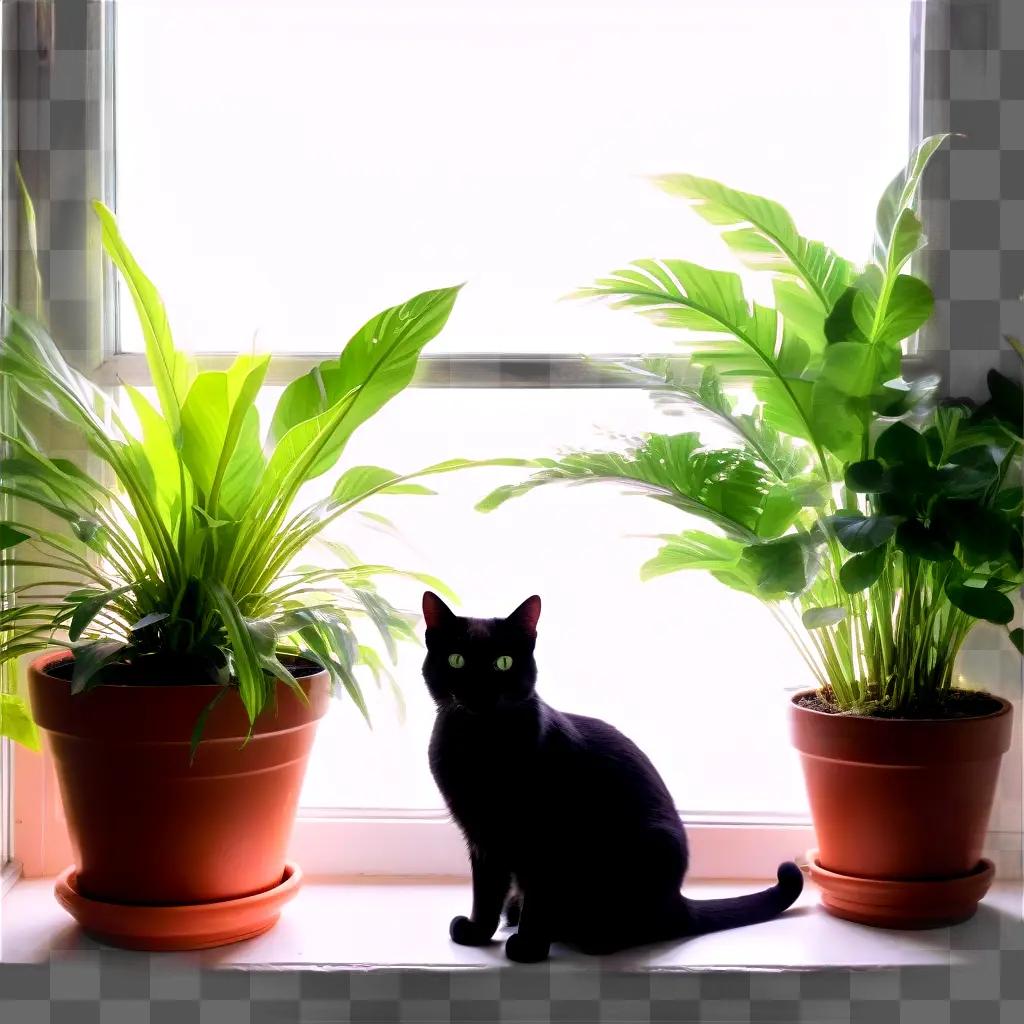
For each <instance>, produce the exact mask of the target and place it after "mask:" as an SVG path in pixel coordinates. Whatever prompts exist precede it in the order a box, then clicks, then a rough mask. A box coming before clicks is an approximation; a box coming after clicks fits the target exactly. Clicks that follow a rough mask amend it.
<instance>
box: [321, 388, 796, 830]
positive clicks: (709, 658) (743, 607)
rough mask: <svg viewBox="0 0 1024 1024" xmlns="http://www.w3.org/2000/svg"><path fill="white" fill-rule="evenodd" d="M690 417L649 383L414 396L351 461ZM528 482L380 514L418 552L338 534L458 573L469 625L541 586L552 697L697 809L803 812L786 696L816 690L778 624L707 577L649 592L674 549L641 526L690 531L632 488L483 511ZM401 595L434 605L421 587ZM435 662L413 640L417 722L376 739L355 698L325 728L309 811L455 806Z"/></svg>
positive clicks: (675, 424)
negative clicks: (439, 786)
mask: <svg viewBox="0 0 1024 1024" xmlns="http://www.w3.org/2000/svg"><path fill="white" fill-rule="evenodd" d="M686 426H687V424H686V422H685V420H682V421H681V420H680V419H678V418H672V419H668V418H667V417H665V416H664V415H663V414H661V413H659V412H658V411H657V410H656V409H655V407H654V404H653V403H652V402H651V401H650V399H649V398H648V396H646V395H645V394H643V393H641V392H637V391H621V390H619V391H601V392H596V391H586V390H581V391H543V390H538V391H533V390H517V391H483V390H479V391H475V390H453V391H447V392H446V391H438V390H425V389H423V390H412V391H407V392H406V393H404V394H403V395H401V396H400V397H399V398H398V399H396V400H395V401H394V402H393V403H392V404H391V405H389V406H388V407H386V408H385V410H384V411H383V413H382V414H381V415H380V416H379V417H378V418H376V419H375V420H374V421H373V422H371V423H369V424H368V425H367V426H366V427H365V429H363V430H362V431H360V433H359V434H358V435H357V436H356V438H355V439H354V441H353V442H352V444H351V446H350V448H349V449H348V451H347V454H346V460H345V461H346V463H347V464H360V463H363V462H372V463H376V464H380V465H384V466H387V467H388V468H392V469H399V470H408V469H413V468H415V467H417V466H425V465H429V464H430V463H432V462H435V461H438V460H440V459H442V458H445V457H447V456H453V455H455V456H467V457H472V458H486V457H490V456H495V455H509V454H511V455H543V454H554V453H555V450H556V449H555V445H556V444H558V443H562V444H565V445H572V446H574V447H575V446H593V445H597V444H609V443H612V444H614V443H615V441H614V439H610V438H609V437H608V436H607V434H608V433H609V432H610V433H613V434H634V433H636V432H637V431H639V430H644V429H648V430H650V429H657V428H660V429H662V430H665V429H676V428H678V429H679V430H682V429H685V428H686ZM517 472H518V471H514V470H513V471H511V472H510V471H508V470H474V471H467V472H463V473H460V474H455V475H452V476H448V477H437V478H435V479H434V480H432V481H430V483H431V486H432V487H434V488H435V489H437V490H438V491H439V494H438V496H436V497H415V496H408V497H406V496H391V497H381V498H379V499H378V500H376V502H375V504H374V506H373V508H374V510H379V511H381V512H383V513H385V514H386V515H388V516H390V517H391V518H393V519H394V520H395V521H396V522H397V523H398V524H399V525H400V528H401V531H402V536H403V539H402V541H401V542H398V541H396V540H395V539H394V538H392V537H389V536H387V535H385V534H382V533H380V532H379V531H378V532H375V531H372V530H369V529H360V531H359V534H361V535H358V534H355V533H354V532H353V529H352V528H353V527H355V526H356V523H355V522H354V519H353V520H352V521H350V523H349V524H348V527H347V528H346V525H345V524H344V523H342V524H341V525H340V530H339V536H343V537H344V539H345V540H346V542H347V543H349V544H351V545H352V546H353V547H354V548H355V550H356V552H357V554H358V555H359V556H360V557H361V558H362V559H365V560H368V561H377V560H381V561H384V562H385V563H386V564H399V565H402V566H405V567H413V568H417V569H422V570H425V571H428V572H432V573H435V574H436V575H438V576H440V577H441V578H443V579H444V580H445V582H447V583H448V584H449V585H450V586H452V587H453V588H454V589H455V591H456V592H457V593H458V594H459V596H460V597H461V598H462V602H463V606H462V611H463V613H464V614H469V615H480V616H491V615H505V614H508V613H509V612H511V611H512V610H513V608H515V607H516V605H518V604H519V603H520V602H521V601H522V600H524V599H525V598H527V597H529V596H530V595H531V594H533V593H538V594H540V595H541V597H542V599H543V602H544V605H543V612H542V615H541V621H540V627H539V641H538V650H537V660H538V666H539V670H540V676H539V682H538V691H539V692H540V694H541V696H543V697H544V698H545V699H546V700H547V701H548V702H549V703H551V704H552V705H554V706H555V707H557V708H560V709H562V710H565V711H575V712H579V713H581V714H587V715H594V716H597V717H599V718H604V719H605V720H607V721H610V722H612V723H613V724H615V725H617V726H618V727H619V728H621V729H622V730H623V731H624V732H625V733H626V734H627V735H629V736H631V737H632V738H633V739H634V740H636V741H637V742H638V743H639V744H640V745H641V746H642V747H643V748H644V750H646V752H647V753H648V754H649V756H650V757H651V758H652V760H653V761H654V763H655V765H656V766H657V767H658V768H659V770H660V771H661V772H662V773H663V774H664V776H665V778H666V781H667V782H668V784H669V786H670V788H671V790H672V792H673V794H674V795H675V797H676V799H677V800H678V802H679V804H680V806H681V807H683V808H685V809H686V810H690V811H765V812H800V811H802V810H803V808H804V795H803V786H802V782H801V780H800V777H799V771H798V766H797V763H796V757H795V755H794V754H793V753H792V751H791V749H790V745H789V742H788V735H787V726H786V717H785V710H786V708H785V705H786V696H787V695H786V692H785V691H786V688H787V687H796V686H800V685H805V684H806V685H810V681H809V677H808V673H807V670H806V669H805V667H804V666H803V664H802V662H801V661H800V659H799V658H798V657H797V655H796V653H795V652H794V651H793V650H792V649H791V648H790V647H789V645H788V643H787V640H786V638H785V636H784V635H782V633H781V630H780V629H779V628H778V626H777V625H776V623H775V621H774V620H773V619H772V618H771V616H770V615H769V614H768V613H767V612H766V611H765V610H764V609H763V608H762V607H761V606H760V605H759V604H758V603H757V602H756V601H754V600H752V599H750V598H747V597H745V596H744V595H741V594H735V593H733V592H731V591H729V590H727V589H726V588H725V587H724V586H722V585H721V584H719V583H717V582H716V581H714V580H712V579H711V578H709V577H706V576H703V575H698V574H677V575H674V576H669V577H664V578H661V579H657V580H652V581H650V582H647V583H643V582H641V581H640V579H639V572H638V570H639V567H640V564H641V562H642V561H643V560H644V559H645V558H647V557H649V556H650V555H652V554H653V553H654V552H655V550H656V549H657V547H658V542H657V541H656V540H653V539H649V538H648V537H644V536H642V535H650V534H659V533H666V532H670V531H677V530H679V529H681V528H682V526H683V524H684V523H685V522H687V520H686V519H685V518H684V516H683V514H682V513H680V512H678V511H676V510H675V509H672V508H670V507H668V506H666V505H663V504H661V503H659V502H656V501H653V500H651V499H648V498H643V497H640V496H637V495H623V494H622V493H621V489H620V488H618V487H616V486H614V485H609V486H600V485H596V484H595V485H589V486H586V487H550V488H547V489H542V490H540V491H537V492H534V493H532V494H530V495H527V496H524V497H523V498H520V499H517V500H515V501H512V502H509V503H508V504H506V505H504V506H502V507H501V508H499V509H498V510H496V511H494V512H492V513H488V514H484V513H479V512H476V511H474V508H473V506H474V504H475V502H476V501H478V500H479V499H480V498H481V497H482V496H483V495H484V494H486V493H488V492H489V490H490V489H491V488H492V487H494V486H496V485H497V484H499V483H502V482H506V481H508V480H511V479H516V473H517ZM626 535H633V536H631V537H630V536H626ZM311 560H312V561H318V559H316V558H314V559H311ZM391 592H392V593H394V594H395V595H397V596H400V597H401V598H402V602H401V603H402V604H403V605H404V606H405V607H409V608H410V609H413V610H417V609H418V607H419V602H420V594H421V592H422V587H420V586H418V585H411V586H408V587H404V588H403V587H395V588H392V591H391ZM422 660H423V651H422V649H417V648H412V647H408V648H407V649H405V650H403V651H402V654H401V659H400V662H399V665H398V667H397V670H396V673H397V676H398V678H399V680H400V682H401V686H402V689H403V692H404V693H405V695H406V699H407V702H408V718H407V721H406V723H405V724H404V726H403V725H400V724H399V723H398V721H397V720H396V717H395V716H394V714H393V713H392V711H391V708H390V707H389V706H388V700H387V699H386V698H382V699H381V700H377V701H375V702H374V723H375V727H374V730H373V732H372V733H371V732H370V731H368V730H367V729H366V727H365V725H364V724H363V722H362V720H361V719H360V717H359V715H358V714H357V713H356V711H355V709H354V708H353V707H352V706H351V705H349V706H348V707H340V708H336V709H335V713H334V714H332V715H329V716H328V717H327V718H326V719H325V720H324V722H323V723H322V726H321V735H320V738H319V740H318V743H317V746H316V749H315V751H314V755H313V760H312V764H311V767H310V772H309V777H308V780H307V783H306V788H305V792H304V794H303V803H304V804H306V805H308V806H341V807H417V808H429V807H439V806H440V799H439V796H438V794H437V791H436V789H435V787H434V783H433V781H432V780H431V777H430V774H429V771H428V767H427V757H426V745H427V739H428V736H429V731H430V727H431V724H432V721H433V705H432V703H431V700H430V698H429V696H428V694H427V692H426V689H425V687H424V684H423V681H422V677H421V675H420V666H421V663H422ZM495 756H496V757H500V756H501V752H500V751H496V752H495ZM752 769H754V770H752Z"/></svg>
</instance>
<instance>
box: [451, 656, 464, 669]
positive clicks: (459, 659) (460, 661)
mask: <svg viewBox="0 0 1024 1024" xmlns="http://www.w3.org/2000/svg"><path fill="white" fill-rule="evenodd" d="M448 664H449V665H451V667H452V668H462V666H463V665H465V664H466V659H465V658H464V657H463V656H462V655H461V654H449V655H448Z"/></svg>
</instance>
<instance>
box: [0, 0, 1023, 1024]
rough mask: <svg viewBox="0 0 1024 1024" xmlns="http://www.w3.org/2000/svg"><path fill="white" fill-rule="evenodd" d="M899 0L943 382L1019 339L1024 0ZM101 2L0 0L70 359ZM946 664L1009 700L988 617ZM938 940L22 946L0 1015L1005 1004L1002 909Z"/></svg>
mask: <svg viewBox="0 0 1024 1024" xmlns="http://www.w3.org/2000/svg"><path fill="white" fill-rule="evenodd" d="M848 2H856V0H848ZM893 2H899V0H893ZM913 7H914V13H915V15H916V16H917V20H916V24H917V26H918V32H919V35H921V36H923V42H922V43H921V45H920V46H919V47H918V59H919V60H920V62H921V65H922V71H923V75H922V78H921V81H922V91H921V95H920V97H919V99H920V118H919V125H920V128H921V130H922V132H923V134H932V133H934V132H938V131H954V132H957V133H961V135H962V137H961V138H957V139H955V140H954V141H953V143H952V145H951V146H950V147H949V150H948V152H944V153H942V154H941V155H940V156H939V157H938V158H937V159H936V161H935V164H934V165H933V167H932V168H931V169H930V171H929V173H928V175H927V177H926V180H925V183H924V189H923V196H924V198H923V204H922V210H923V217H924V220H925V223H926V227H927V230H928V233H929V236H930V238H931V246H930V248H929V251H928V252H927V254H926V255H925V256H924V258H923V261H922V268H921V269H922V270H923V271H924V272H925V273H926V275H927V276H928V277H929V279H930V280H931V282H932V285H933V287H934V289H935V292H936V297H937V312H936V316H935V319H934V322H933V324H932V325H931V326H930V329H929V330H928V331H927V332H926V333H925V335H924V336H923V338H922V340H921V351H922V355H923V356H924V357H925V358H926V359H927V360H928V361H929V362H930V363H934V364H935V365H936V366H937V367H938V368H939V369H940V370H942V371H943V372H944V373H945V374H947V375H948V377H949V379H950V380H951V390H952V391H954V392H956V393H965V392H977V391H978V390H979V389H980V387H981V386H982V382H983V380H984V375H985V371H986V370H987V368H988V367H989V366H992V365H999V364H1002V365H1004V366H1005V367H1007V368H1012V367H1013V359H1012V358H1011V354H1010V353H1009V352H1008V350H1007V348H1006V346H1004V345H1002V344H1001V340H1000V339H1001V336H1002V334H1004V333H1012V334H1015V335H1019V336H1024V305H1022V304H1021V303H1020V301H1019V296H1020V295H1021V292H1022V291H1024V0H929V2H928V3H927V5H926V6H922V4H921V3H920V2H915V3H914V4H913ZM112 17H113V12H112V5H111V4H106V3H100V2H98V0H53V2H42V0H39V2H33V0H3V29H4V44H3V45H4V79H3V95H4V106H3V118H4V133H5V144H4V166H3V173H4V179H3V180H4V214H5V218H4V257H5V259H4V272H3V287H4V293H5V299H7V300H8V301H12V300H16V301H18V302H20V303H23V304H24V303H26V302H27V301H29V300H30V299H31V297H32V296H33V295H34V292H33V283H32V277H31V274H30V272H29V269H28V266H27V261H26V260H24V258H23V256H24V244H25V242H24V233H23V232H22V231H20V230H19V229H18V218H19V211H18V202H17V193H16V189H15V186H14V175H13V165H14V160H15V159H17V160H18V161H19V162H20V165H21V168H22V170H23V173H24V175H25V178H26V180H27V182H28V185H29V188H30V190H31V192H32V194H33V196H34V197H35V199H36V204H37V213H38V219H39V238H40V247H41V252H40V263H41V269H42V272H43V276H44V280H45V282H46V289H45V290H46V292H47V299H48V311H49V317H50V321H51V323H52V326H53V328H54V333H55V334H56V335H57V336H59V337H60V338H61V339H62V343H63V344H65V345H67V346H68V349H69V351H70V352H71V353H72V356H73V358H74V359H75V360H76V361H78V362H79V364H80V365H83V366H91V365H95V364H96V362H98V358H99V353H100V352H101V351H102V338H103V329H104V327H103V308H104V301H103V299H104V296H105V294H106V289H107V288H108V287H109V283H108V282H107V281H106V279H105V277H104V273H103V269H102V265H101V264H100V261H99V257H98V254H99V251H100V247H99V243H98V238H96V237H95V226H94V220H93V218H92V217H91V215H90V213H89V210H88V204H87V200H88V198H89V197H91V196H96V195H101V196H105V197H107V198H108V199H110V198H112V196H111V194H110V187H109V181H108V179H107V178H106V177H105V168H107V167H108V166H109V160H108V158H109V155H110V152H109V149H110V145H111V141H112V136H111V134H110V132H109V129H108V126H107V124H106V122H105V120H104V118H105V112H104V106H103V103H102V84H103V81H104V79H103V75H104V73H105V72H104V67H103V60H102V40H103V38H104V33H105V31H106V28H107V26H108V25H109V22H110V19H111V18H112ZM899 101H900V100H899V97H894V99H893V102H899ZM53 440H54V441H57V442H58V443H59V438H53ZM964 671H965V674H967V675H968V676H969V677H975V678H982V679H984V680H985V681H986V684H988V685H992V686H993V688H994V689H996V690H997V691H998V692H1000V693H1002V694H1003V695H1005V696H1008V697H1011V698H1013V699H1015V700H1016V701H1018V706H1019V699H1020V696H1021V676H1020V663H1019V661H1018V660H1017V659H1016V657H1014V656H1013V655H1012V654H1009V653H1008V652H1007V651H1006V649H1005V647H1003V646H1002V641H1001V639H1000V638H998V637H997V636H995V635H994V634H993V635H987V634H985V633H984V631H982V630H979V631H977V632H976V635H975V637H974V638H973V639H972V645H971V648H970V649H969V650H968V652H967V653H966V656H965V659H964ZM1018 719H1019V716H1018ZM1019 724H1020V723H1019V720H1018V729H1019ZM1015 749H1016V750H1017V751H1019V750H1020V745H1019V742H1018V745H1017V747H1016V748H1015ZM993 827H994V832H993V834H992V839H991V847H992V849H991V855H992V856H994V857H995V858H996V860H997V862H998V864H999V867H1000V868H1001V870H1002V871H1003V873H1004V876H1008V875H1013V874H1016V875H1017V877H1020V866H1021V865H1020V857H1021V843H1020V836H1021V765H1020V764H1019V763H1016V762H1015V761H1014V762H1011V763H1008V764H1007V765H1006V771H1005V772H1004V780H1003V783H1002V786H1001V789H1000V793H999V797H998V801H997V807H996V810H995V813H994V816H993ZM949 950H950V953H949V965H948V966H943V967H932V968H903V969H899V970H871V971H835V970H830V971H808V972H797V971H791V972H758V973H747V972H735V971H704V972H696V971H695V972H684V971H680V972H658V973H646V974H631V973H621V972H617V971H612V970H608V969H601V967H600V966H598V965H596V964H595V965H594V966H593V967H581V966H580V965H579V964H574V965H571V966H569V965H564V964H558V963H553V964H550V965H542V966H539V967H520V966H515V967H511V966H510V967H505V968H502V969H501V970H465V971H446V970H437V971H435V970H400V971H395V970H322V971H313V970H302V971H294V970H289V969H282V970H275V971H242V970H227V969H221V970H209V969H203V967H202V966H201V963H200V961H199V960H198V959H195V960H194V959H190V958H187V957H181V956H174V957H162V956H157V955H154V956H149V955H145V954H130V953H124V952H119V951H114V950H99V949H85V950H78V951H76V952H61V953H56V952H55V953H54V954H53V955H52V957H51V960H50V961H49V962H48V963H43V964H2V965H0V1024H43V1022H53V1024H64V1022H67V1024H93V1022H101V1021H102V1022H110V1024H144V1022H146V1021H149V1022H151V1024H194V1022H196V1024H198V1022H202V1024H206V1022H210V1024H213V1022H216V1024H241V1022H247V1024H248V1022H251V1024H264V1022H266V1024H270V1022H275V1024H276V1022H281V1024H291V1022H296V1021H303V1022H307V1021H308V1022H314V1021H319V1022H328V1021H331V1022H333V1021H353V1022H354V1021H381V1022H383V1021H398V1020H402V1021H409V1022H419V1021H423V1022H426V1021H431V1022H432V1021H466V1022H476V1021H480V1022H483V1021H509V1022H518V1021H522V1022H526V1021H548V1020H550V1021H579V1022H596V1021H619V1022H623V1024H625V1022H635V1021H636V1022H639V1021H673V1022H677V1024H683V1022H690V1021H722V1022H726V1021H730V1022H731V1021H750V1022H761V1021H765V1022H767V1021H809V1022H833V1021H835V1022H847V1021H849V1022H861V1021H863V1022H865V1024H867V1022H870V1024H897V1022H899V1024H946V1022H948V1024H1009V1022H1011V1021H1013V1022H1018V1021H1024V924H1022V922H1021V918H1020V915H1019V913H1015V914H1013V915H1009V916H1008V915H1005V914H999V913H997V912H996V911H994V910H993V909H992V908H987V907H986V908H982V910H981V911H980V912H979V914H978V915H977V917H976V918H975V919H974V920H972V921H971V922H969V923H968V924H966V925H962V926H960V927H958V928H955V929H951V930H950V932H949Z"/></svg>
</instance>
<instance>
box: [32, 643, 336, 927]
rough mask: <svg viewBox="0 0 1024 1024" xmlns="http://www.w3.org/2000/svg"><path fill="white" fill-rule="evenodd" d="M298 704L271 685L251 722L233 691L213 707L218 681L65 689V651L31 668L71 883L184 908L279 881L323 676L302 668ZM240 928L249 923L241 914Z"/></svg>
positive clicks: (324, 690)
mask: <svg viewBox="0 0 1024 1024" xmlns="http://www.w3.org/2000/svg"><path fill="white" fill-rule="evenodd" d="M306 671H307V672H308V674H307V675H305V676H304V677H303V678H302V679H301V680H300V685H301V687H302V689H303V691H304V692H305V694H306V695H307V700H306V701H302V700H301V699H300V698H299V697H298V696H296V694H294V693H293V692H292V691H291V690H290V689H289V688H288V687H286V686H284V685H283V684H282V685H279V687H278V691H277V706H276V709H274V708H271V709H269V710H268V711H267V712H266V713H265V714H263V715H261V716H260V718H259V719H258V720H257V722H256V725H255V727H254V728H253V730H252V736H251V738H249V739H248V740H247V736H248V734H249V723H248V719H247V717H246V715H245V710H244V708H243V706H242V702H241V699H240V698H239V697H238V694H237V692H235V691H231V692H229V693H228V694H227V695H226V696H225V697H224V699H222V700H221V701H220V702H219V703H217V704H216V706H215V707H214V708H213V710H212V711H211V712H210V714H209V717H208V719H207V721H206V726H205V729H204V732H203V735H204V739H203V742H202V743H201V744H200V745H199V748H198V750H197V752H196V756H195V759H194V761H192V762H191V763H190V741H191V736H192V731H193V728H194V726H195V724H196V721H197V719H198V717H199V715H200V714H201V713H202V712H203V710H204V709H205V708H206V707H207V706H208V705H209V704H210V701H211V700H212V699H213V697H214V696H215V695H216V694H217V693H218V692H219V691H220V690H221V688H220V687H218V686H216V685H211V684H207V683H195V684H193V683H191V682H190V680H189V679H188V678H182V679H180V680H179V682H178V683H177V684H172V683H171V682H170V680H169V679H167V678H164V679H160V681H159V682H158V683H156V684H155V685H123V684H116V683H110V684H104V685H101V686H97V687H96V688H95V689H93V690H90V691H89V692H87V693H83V694H75V695H72V694H71V692H70V686H69V683H68V678H67V677H68V672H69V666H68V664H67V659H66V656H64V655H62V654H56V655H44V656H43V657H42V658H40V659H37V661H36V662H35V663H33V665H32V666H31V667H30V671H29V677H30V684H29V692H30V697H31V701H32V709H33V713H34V715H35V718H36V721H37V723H38V724H39V726H40V729H41V730H42V731H43V734H44V736H45V737H46V740H47V743H48V745H49V747H50V750H51V751H52V754H53V757H54V761H55V764H56V768H57V777H58V781H59V783H60V789H61V796H62V798H63V803H64V810H65V813H66V815H67V820H68V829H69V832H70V835H71V840H72V844H73V846H74V848H75V852H76V865H75V872H74V878H75V889H76V893H77V894H78V895H79V896H80V897H82V898H83V899H85V900H91V901H94V902H101V903H106V904H111V905H135V906H143V905H146V906H158V907H169V906H187V905H193V906H196V905H202V904H210V903H217V902H223V901H229V900H243V899H244V898H246V897H256V896H258V895H259V894H261V893H267V892H269V891H271V890H275V889H277V888H278V887H280V886H281V885H282V883H283V880H284V878H285V854H286V848H287V844H288V840H289V838H290V835H291V830H292V826H293V823H294V817H295V811H296V808H297V805H298V799H299V792H300V789H301V786H302V780H303V777H304V775H305V769H306V762H307V760H308V755H309V751H310V748H311V746H312V742H313V738H314V735H315V732H316V725H317V722H318V720H319V719H320V718H321V717H322V716H323V714H324V713H325V712H326V710H327V705H328V701H329V696H330V686H329V679H328V676H327V673H326V672H323V671H322V670H320V669H319V666H314V665H311V664H309V665H308V667H307V668H306ZM249 923H250V925H251V921H250V922H249Z"/></svg>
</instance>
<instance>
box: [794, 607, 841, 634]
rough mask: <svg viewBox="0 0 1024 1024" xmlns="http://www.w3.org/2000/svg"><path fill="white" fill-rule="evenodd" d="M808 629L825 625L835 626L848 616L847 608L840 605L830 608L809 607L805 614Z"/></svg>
mask: <svg viewBox="0 0 1024 1024" xmlns="http://www.w3.org/2000/svg"><path fill="white" fill-rule="evenodd" d="M801 618H802V619H803V623H804V627H805V628H806V629H821V628H822V627H823V626H834V625H835V624H836V623H837V622H842V621H843V619H845V618H846V609H845V608H840V607H839V606H838V605H835V606H832V607H828V608H808V609H807V610H806V611H805V612H804V613H803V615H802V616H801Z"/></svg>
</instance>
